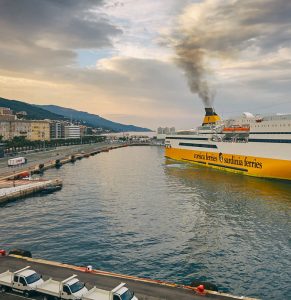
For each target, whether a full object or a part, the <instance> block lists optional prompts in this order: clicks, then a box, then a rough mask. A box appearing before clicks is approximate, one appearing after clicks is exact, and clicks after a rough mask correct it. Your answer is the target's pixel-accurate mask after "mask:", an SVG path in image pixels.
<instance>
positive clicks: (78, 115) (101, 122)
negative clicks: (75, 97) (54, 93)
mask: <svg viewBox="0 0 291 300" xmlns="http://www.w3.org/2000/svg"><path fill="white" fill-rule="evenodd" d="M37 107H40V108H42V109H45V110H47V111H49V112H52V113H54V114H58V115H62V116H65V117H67V118H72V119H74V120H79V121H83V122H86V123H87V125H89V126H93V127H101V128H107V129H110V130H113V131H117V132H123V131H124V132H128V131H135V132H143V131H144V132H145V131H151V130H150V129H148V128H143V127H137V126H134V125H124V124H120V123H116V122H112V121H109V120H107V119H104V118H102V117H100V116H98V115H94V114H90V113H87V112H83V111H78V110H75V109H71V108H65V107H61V106H57V105H38V106H37Z"/></svg>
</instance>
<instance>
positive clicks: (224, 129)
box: [222, 125, 250, 133]
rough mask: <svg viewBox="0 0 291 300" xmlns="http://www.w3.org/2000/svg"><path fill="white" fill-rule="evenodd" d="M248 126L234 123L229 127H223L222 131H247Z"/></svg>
mask: <svg viewBox="0 0 291 300" xmlns="http://www.w3.org/2000/svg"><path fill="white" fill-rule="evenodd" d="M249 131H250V127H247V126H239V125H237V126H236V125H234V126H230V127H224V128H223V131H222V132H225V133H229V132H231V133H232V132H249Z"/></svg>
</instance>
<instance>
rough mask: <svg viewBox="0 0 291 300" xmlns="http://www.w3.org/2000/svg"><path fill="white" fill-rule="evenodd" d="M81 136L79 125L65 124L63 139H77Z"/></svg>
mask: <svg viewBox="0 0 291 300" xmlns="http://www.w3.org/2000/svg"><path fill="white" fill-rule="evenodd" d="M79 138H81V131H80V126H79V125H74V124H70V125H66V126H65V139H79Z"/></svg>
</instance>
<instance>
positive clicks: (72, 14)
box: [0, 0, 122, 73]
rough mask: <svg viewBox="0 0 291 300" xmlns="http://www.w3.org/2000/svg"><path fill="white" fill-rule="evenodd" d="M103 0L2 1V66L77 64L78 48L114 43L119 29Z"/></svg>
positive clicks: (28, 69) (30, 68) (47, 67)
mask: <svg viewBox="0 0 291 300" xmlns="http://www.w3.org/2000/svg"><path fill="white" fill-rule="evenodd" d="M102 3H103V1H101V0H95V1H93V0H82V1H78V0H62V1H57V0H45V1H43V0H26V1H22V0H13V1H10V0H0V28H1V30H0V39H1V44H0V68H2V69H4V70H9V71H15V72H17V71H18V72H25V71H26V72H36V73H43V72H44V71H45V72H47V71H48V70H52V69H53V68H57V69H58V68H61V67H66V66H70V65H73V64H75V63H76V58H77V55H76V50H77V49H83V48H85V49H96V48H102V47H109V46H112V40H111V38H112V37H114V36H117V35H120V34H121V33H122V32H121V30H120V29H119V28H117V27H116V26H114V25H113V24H111V23H110V21H109V20H108V19H106V16H105V15H104V14H98V13H96V9H97V8H98V7H100V6H101V5H102Z"/></svg>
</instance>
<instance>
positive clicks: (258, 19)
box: [171, 0, 291, 106]
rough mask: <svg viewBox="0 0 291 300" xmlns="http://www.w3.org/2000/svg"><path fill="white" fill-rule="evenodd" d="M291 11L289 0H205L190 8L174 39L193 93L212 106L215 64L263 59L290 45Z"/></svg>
mask: <svg viewBox="0 0 291 300" xmlns="http://www.w3.org/2000/svg"><path fill="white" fill-rule="evenodd" d="M290 15H291V3H290V1H289V0H278V1H277V0H276V1H274V0H244V1H239V0H226V1H223V2H222V1H219V0H206V1H204V2H203V3H196V4H191V5H189V6H187V7H186V9H185V10H184V13H183V14H182V15H181V16H180V18H179V20H178V26H177V29H175V30H174V31H173V32H172V36H171V43H172V45H173V48H174V49H175V51H176V58H175V61H176V64H177V65H178V66H179V67H180V68H181V69H183V71H184V73H185V75H186V77H187V81H188V84H189V87H190V89H191V91H192V92H193V93H196V94H198V95H199V97H200V98H201V99H202V100H203V102H204V104H205V105H206V106H211V105H212V98H213V94H214V88H213V85H214V84H213V82H212V80H213V78H211V77H212V74H211V69H215V65H216V67H218V68H219V67H220V68H223V64H224V61H228V62H229V61H230V60H232V61H235V60H239V59H242V60H243V59H244V58H245V59H247V58H248V59H249V57H247V56H250V54H256V59H259V60H260V61H261V62H262V60H263V59H264V56H266V55H269V54H270V53H276V52H277V51H279V50H280V49H282V48H284V47H290V45H291V39H290V38H291V30H290V27H291V19H290ZM244 56H245V57H244ZM286 61H288V59H286ZM213 62H214V63H213ZM285 66H286V65H285ZM213 67H214V68H213ZM281 68H284V66H283V65H281Z"/></svg>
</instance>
